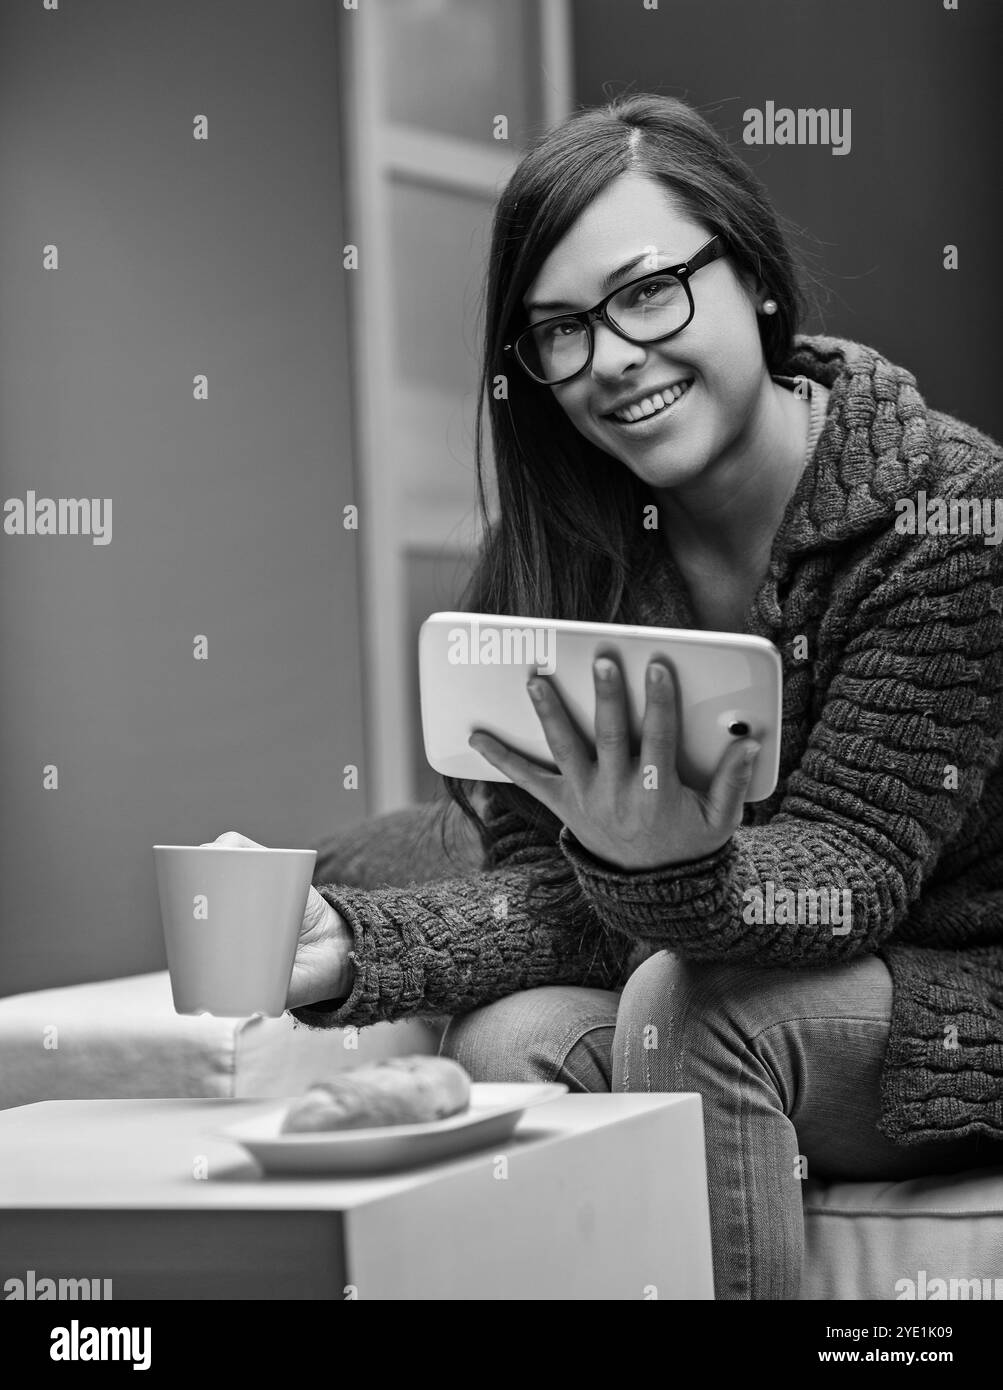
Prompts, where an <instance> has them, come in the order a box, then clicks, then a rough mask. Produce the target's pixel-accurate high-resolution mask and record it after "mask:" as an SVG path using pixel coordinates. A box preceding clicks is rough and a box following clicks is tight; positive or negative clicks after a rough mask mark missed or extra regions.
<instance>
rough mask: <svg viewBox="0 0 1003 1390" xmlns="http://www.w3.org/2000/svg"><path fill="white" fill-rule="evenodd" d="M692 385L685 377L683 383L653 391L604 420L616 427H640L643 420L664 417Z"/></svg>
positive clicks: (604, 417) (689, 379) (605, 417)
mask: <svg viewBox="0 0 1003 1390" xmlns="http://www.w3.org/2000/svg"><path fill="white" fill-rule="evenodd" d="M692 385H693V378H692V377H687V378H686V380H685V381H679V382H676V383H675V385H673V386H671V387H669V388H667V389H666V390H664V391H653V392H652V393H651V395H650V396H645V397H644V399H643V400H640V401H637V402H636V403H635V404H633V405H629V406H626V407H625V408H624V409H623V410H614V411H611V412H610V413H609V414H608V415H604V416H603V419H604V420H612V422H613V423H614V424H616V425H627V426H629V425H640V424H643V423H644V421H645V420H654V419H656V418H657V417H658V416H659V415H665V414H666V413H667V412H668V411H670V410H671V409H672V407H673V406H674V405H675V404H676V402H677V401H679V400H682V398H683V396H685V395H686V394H687V392H688V391H689V389H690V387H691V386H692Z"/></svg>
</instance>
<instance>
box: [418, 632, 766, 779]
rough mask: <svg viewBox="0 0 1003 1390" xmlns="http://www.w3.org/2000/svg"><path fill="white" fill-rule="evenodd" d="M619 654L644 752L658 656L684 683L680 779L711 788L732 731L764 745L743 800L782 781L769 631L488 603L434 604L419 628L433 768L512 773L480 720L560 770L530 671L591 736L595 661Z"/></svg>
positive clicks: (424, 718)
mask: <svg viewBox="0 0 1003 1390" xmlns="http://www.w3.org/2000/svg"><path fill="white" fill-rule="evenodd" d="M599 656H611V657H613V658H614V659H615V660H616V661H617V663H618V665H619V667H620V670H621V672H622V674H623V676H624V679H625V682H626V686H627V703H628V708H629V714H630V731H631V746H632V751H633V752H634V754H635V756H636V755H637V753H638V752H639V751H640V743H641V719H642V716H643V714H644V705H645V685H644V679H645V671H646V669H647V666H648V662H649V661H650V660H651V658H652V657H654V656H659V657H661V658H663V659H664V660H665V662H666V663H667V664H668V665H669V666H671V668H672V670H673V672H674V673H675V677H676V685H677V689H678V691H679V702H680V708H679V747H678V755H677V761H676V765H677V769H678V772H679V776H680V778H681V780H682V781H683V782H684V783H685V784H686V785H687V786H690V787H692V788H693V789H694V790H695V791H701V792H703V791H706V790H707V788H708V787H709V786H710V782H711V778H712V777H713V775H714V772H715V770H716V768H717V766H718V763H719V762H720V760H721V757H722V755H723V754H724V751H725V749H726V748H727V747H728V744H729V743H730V742H733V741H734V740H735V739H737V738H744V737H746V736H751V737H752V738H754V739H756V741H757V742H758V743H759V744H760V745H761V751H760V753H759V755H758V757H757V758H756V763H755V767H754V768H753V773H752V780H751V782H750V784H749V791H748V795H747V797H746V799H747V800H748V801H762V800H763V799H764V797H767V796H769V795H770V793H771V792H772V791H773V789H774V788H775V786H776V784H777V776H778V772H779V767H780V725H781V698H782V690H783V675H782V666H781V660H780V653H779V651H778V650H777V648H776V647H775V646H774V645H773V643H772V642H768V641H767V640H766V639H765V638H764V637H749V636H745V635H743V634H740V633H734V632H704V631H701V630H697V629H690V628H665V627H627V626H621V625H620V624H619V623H584V622H572V621H567V620H556V619H555V620H551V619H545V618H518V617H504V616H497V615H495V614H490V613H433V614H432V615H431V616H430V617H428V618H426V620H425V622H424V623H423V624H422V626H421V632H420V634H419V638H418V675H419V689H420V696H421V723H422V733H423V737H424V742H425V756H426V757H427V759H428V761H429V763H430V765H431V766H432V767H433V768H434V769H435V771H436V772H440V773H442V774H443V775H445V776H448V777H461V778H465V779H468V780H471V781H485V782H510V781H511V778H509V777H507V776H506V775H505V774H504V773H503V772H500V771H499V770H498V769H497V768H496V767H494V766H492V764H491V763H489V762H488V761H487V759H486V758H483V757H481V755H480V753H478V752H477V751H476V750H475V749H473V748H469V747H468V746H467V739H468V738H469V737H470V735H471V734H472V733H473V731H474V730H475V729H483V730H485V732H487V733H489V734H493V735H494V736H495V737H496V738H499V739H501V740H502V741H503V742H504V743H507V744H508V745H509V746H510V747H511V748H514V749H515V750H516V752H519V753H522V754H523V755H524V756H526V757H528V758H531V759H533V760H534V761H535V762H538V763H540V764H542V765H543V766H545V767H547V768H549V769H550V770H551V771H557V767H556V764H555V763H554V760H553V756H552V754H551V752H550V749H549V747H548V746H547V740H546V738H545V737H544V733H543V728H542V726H541V724H540V720H539V717H538V716H537V713H536V707H535V706H534V704H533V702H532V700H531V699H530V698H529V692H528V691H527V689H526V682H527V680H528V679H529V677H530V676H531V675H533V674H536V673H539V674H541V675H546V676H548V677H549V679H550V680H551V681H552V683H553V684H554V686H555V687H556V688H557V691H558V693H559V694H560V696H561V698H562V700H563V701H564V704H565V707H566V708H567V709H568V711H569V713H570V714H571V717H572V719H573V720H574V722H575V725H576V727H577V728H578V730H579V732H580V733H581V734H582V735H583V737H584V738H585V739H586V740H587V741H588V744H589V746H590V747H591V748H594V746H595V704H596V702H595V680H594V677H593V674H592V663H593V661H594V660H595V659H596V658H597V657H599Z"/></svg>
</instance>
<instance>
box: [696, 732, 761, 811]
mask: <svg viewBox="0 0 1003 1390" xmlns="http://www.w3.org/2000/svg"><path fill="white" fill-rule="evenodd" d="M760 746H761V745H760V744H758V743H756V741H755V740H754V739H748V738H747V739H743V741H742V742H741V743H737V744H735V745H734V747H732V748H729V749H728V751H727V752H726V753H725V755H724V757H723V758H722V759H721V761H720V763H719V764H718V769H717V772H716V773H715V774H714V780H713V781H712V782H711V784H710V790H709V791H708V792H707V797H706V802H705V807H706V810H705V815H706V819H707V823H708V825H709V826H711V827H712V828H713V829H714V830H720V831H722V832H725V831H726V832H728V833H729V834H730V833H731V831H732V830H734V828H735V827H736V826H737V825H741V823H742V814H743V812H744V810H745V795H746V792H747V791H748V789H749V783H750V782H751V780H752V769H753V767H754V766H755V762H756V757H757V755H758V753H759V749H760Z"/></svg>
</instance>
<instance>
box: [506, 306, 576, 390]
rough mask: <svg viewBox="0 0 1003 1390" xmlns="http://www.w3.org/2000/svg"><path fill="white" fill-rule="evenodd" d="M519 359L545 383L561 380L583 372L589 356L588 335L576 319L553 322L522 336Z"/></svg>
mask: <svg viewBox="0 0 1003 1390" xmlns="http://www.w3.org/2000/svg"><path fill="white" fill-rule="evenodd" d="M518 349H519V356H520V357H521V358H522V360H523V362H524V363H525V365H526V366H527V367H528V368H529V370H530V371H531V372H532V373H533V374H534V376H538V377H540V378H542V379H543V380H544V381H562V380H563V379H564V377H567V376H574V374H575V372H578V371H581V369H582V367H584V366H585V363H586V362H587V361H588V357H589V335H588V333H587V332H586V330H585V329H584V328H583V327H582V325H581V324H580V323H579V322H578V320H577V319H552V320H551V321H550V322H549V323H541V324H540V326H539V327H538V328H531V329H529V331H528V332H526V333H523V334H522V336H521V337H520V338H519V341H518Z"/></svg>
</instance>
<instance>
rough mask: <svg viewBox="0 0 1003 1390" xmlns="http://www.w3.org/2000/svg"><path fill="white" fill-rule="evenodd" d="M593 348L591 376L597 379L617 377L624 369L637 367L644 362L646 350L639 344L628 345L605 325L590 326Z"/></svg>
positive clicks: (624, 339) (625, 340)
mask: <svg viewBox="0 0 1003 1390" xmlns="http://www.w3.org/2000/svg"><path fill="white" fill-rule="evenodd" d="M592 335H593V342H594V347H593V350H592V375H593V376H598V377H619V376H620V375H621V374H622V373H623V371H624V368H626V367H632V366H637V365H639V364H640V363H641V362H643V361H644V354H645V352H646V350H647V349H646V348H645V347H644V346H643V344H641V343H628V341H627V339H626V338H621V337H620V335H619V333H614V332H613V330H612V328H610V326H609V325H608V324H606V323H594V324H593V325H592Z"/></svg>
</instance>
